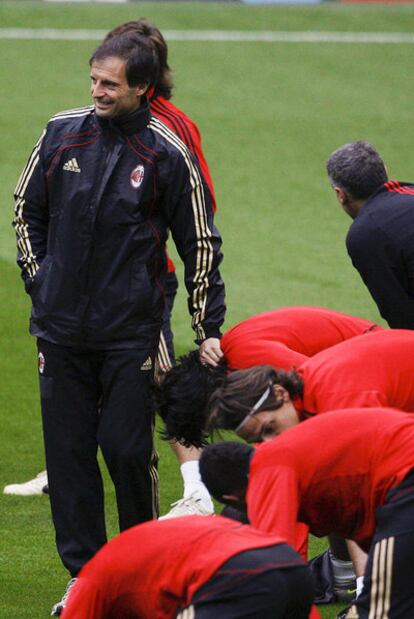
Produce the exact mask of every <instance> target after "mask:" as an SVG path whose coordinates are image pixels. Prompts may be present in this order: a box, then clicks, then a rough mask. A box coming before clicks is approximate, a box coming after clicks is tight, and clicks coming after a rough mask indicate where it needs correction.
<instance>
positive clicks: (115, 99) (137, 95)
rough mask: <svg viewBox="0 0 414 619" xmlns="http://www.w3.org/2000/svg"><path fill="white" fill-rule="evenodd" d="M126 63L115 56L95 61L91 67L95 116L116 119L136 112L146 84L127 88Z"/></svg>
mask: <svg viewBox="0 0 414 619" xmlns="http://www.w3.org/2000/svg"><path fill="white" fill-rule="evenodd" d="M125 65H126V61H125V60H123V59H122V58H118V57H116V56H110V57H109V58H104V59H102V60H96V61H95V62H93V63H92V67H91V74H90V75H91V94H92V98H93V101H94V103H95V111H96V114H97V116H100V117H101V118H116V117H117V116H123V115H125V114H128V113H130V112H133V111H134V110H136V109H137V108H138V107H139V106H140V103H141V96H142V95H143V94H144V93H145V91H146V89H147V85H146V84H140V85H138V86H133V87H131V86H129V85H128V82H127V78H126V73H125Z"/></svg>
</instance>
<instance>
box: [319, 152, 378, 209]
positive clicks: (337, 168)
mask: <svg viewBox="0 0 414 619" xmlns="http://www.w3.org/2000/svg"><path fill="white" fill-rule="evenodd" d="M326 169H327V172H328V176H329V178H330V181H331V183H332V185H333V186H334V187H339V188H340V189H344V190H345V191H347V192H348V193H350V194H351V196H352V197H353V198H356V199H359V200H365V199H367V198H369V196H370V195H372V194H373V193H374V192H375V191H377V190H378V189H379V188H380V187H381V185H383V184H384V183H386V182H387V180H388V174H387V170H386V168H385V165H384V162H383V160H382V159H381V157H380V155H379V153H378V152H377V151H376V150H375V148H374V147H373V146H372V145H371V144H369V143H368V142H363V141H359V142H352V143H351V144H345V145H344V146H341V147H340V148H338V149H337V150H336V151H334V152H333V153H332V155H331V156H330V157H329V159H328V160H327V162H326Z"/></svg>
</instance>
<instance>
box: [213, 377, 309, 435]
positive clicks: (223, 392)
mask: <svg viewBox="0 0 414 619" xmlns="http://www.w3.org/2000/svg"><path fill="white" fill-rule="evenodd" d="M275 384H278V385H281V386H282V387H284V388H285V389H286V390H287V392H288V393H289V396H290V398H291V399H292V400H293V399H295V398H298V397H302V395H303V379H302V377H301V376H300V375H299V374H297V373H296V372H295V371H292V372H285V371H284V370H275V369H274V368H273V367H271V366H270V365H257V366H254V367H252V368H248V369H246V370H237V371H236V372H231V373H230V374H229V375H228V376H227V377H226V379H225V380H224V381H223V383H222V384H221V385H220V387H218V388H217V389H216V390H215V391H214V393H213V394H212V396H211V398H210V401H209V406H208V408H209V413H208V419H207V429H208V430H210V431H214V430H220V429H221V430H234V429H235V428H237V426H238V425H239V424H240V423H241V422H242V421H243V419H245V417H246V415H248V414H249V412H250V411H251V410H252V408H253V406H254V405H255V404H256V403H257V401H258V400H259V399H260V398H261V397H262V396H263V394H264V393H265V392H266V389H267V388H268V387H269V386H273V385H275ZM282 404H283V402H282V401H280V400H278V399H277V398H276V396H275V393H274V391H273V389H270V391H269V395H268V397H267V398H266V399H265V400H264V402H263V403H262V405H261V406H260V407H259V408H258V409H257V411H256V412H260V411H267V410H274V409H277V408H280V407H281V406H282Z"/></svg>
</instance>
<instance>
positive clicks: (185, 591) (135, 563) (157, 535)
mask: <svg viewBox="0 0 414 619" xmlns="http://www.w3.org/2000/svg"><path fill="white" fill-rule="evenodd" d="M312 597H313V590H312V580H311V577H310V574H309V572H308V570H307V568H306V567H305V565H304V563H303V561H302V560H301V559H300V557H299V555H298V554H297V553H296V552H294V550H293V549H292V548H291V547H290V546H288V545H287V544H285V543H284V541H283V539H282V538H280V537H278V536H275V535H268V534H264V533H263V532H259V531H256V530H255V529H253V528H252V527H250V526H246V525H240V524H239V523H235V522H234V521H233V520H228V519H227V518H222V517H220V516H215V517H212V516H207V517H205V518H200V517H198V516H187V517H183V518H176V519H173V520H171V519H170V520H165V521H163V522H159V521H157V522H154V521H152V522H149V523H145V524H143V525H139V526H136V527H133V528H132V529H129V530H128V531H126V532H124V533H122V534H121V535H119V536H118V537H116V538H114V539H113V540H112V541H110V542H109V543H108V544H107V545H106V546H104V547H103V548H102V549H101V550H100V551H99V552H98V553H97V554H96V555H95V557H94V558H93V559H92V560H91V561H90V562H89V563H88V564H87V565H86V566H85V567H84V568H83V570H82V572H81V573H80V575H79V578H78V580H77V581H76V583H75V584H74V586H73V588H72V590H71V592H70V595H69V599H68V603H67V606H66V609H65V611H64V612H63V619H90V617H93V618H94V619H103V618H104V617H105V618H106V619H109V618H110V617H114V618H115V617H117V618H119V617H121V616H122V617H126V616H128V617H131V619H132V617H136V618H137V619H138V618H139V619H153V618H154V617H157V618H158V619H173V618H176V617H177V618H179V619H190V618H194V619H217V618H220V619H226V618H227V619H237V618H240V619H242V618H243V617H249V618H251V619H253V618H256V619H288V618H289V619H307V618H308V617H309V616H310V617H312V618H314V619H316V618H317V617H319V615H318V613H317V611H316V610H315V609H314V610H313V611H312V614H311V615H309V612H310V609H311V604H312Z"/></svg>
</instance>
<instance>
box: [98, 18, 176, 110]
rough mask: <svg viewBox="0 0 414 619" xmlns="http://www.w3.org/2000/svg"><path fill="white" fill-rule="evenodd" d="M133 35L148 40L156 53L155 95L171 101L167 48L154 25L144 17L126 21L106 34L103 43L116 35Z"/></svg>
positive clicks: (170, 75)
mask: <svg viewBox="0 0 414 619" xmlns="http://www.w3.org/2000/svg"><path fill="white" fill-rule="evenodd" d="M134 33H135V34H138V35H141V36H143V37H146V38H147V39H149V40H150V41H151V43H152V44H153V46H154V49H155V51H156V53H157V56H158V62H159V65H160V71H159V76H158V81H157V83H156V84H155V95H156V96H158V95H161V96H162V97H164V99H171V97H172V89H173V87H174V84H173V79H172V72H171V68H170V66H169V64H168V46H167V43H166V41H165V39H164V37H163V36H162V34H161V32H160V31H159V30H158V28H157V27H156V26H154V24H152V23H151V22H150V21H148V20H147V19H146V18H145V17H140V18H139V19H134V20H132V21H127V22H125V23H123V24H120V25H119V26H116V28H113V29H112V30H111V31H110V32H108V34H107V35H106V37H105V39H104V42H105V41H108V40H109V39H112V38H113V37H115V36H118V35H129V34H134Z"/></svg>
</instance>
